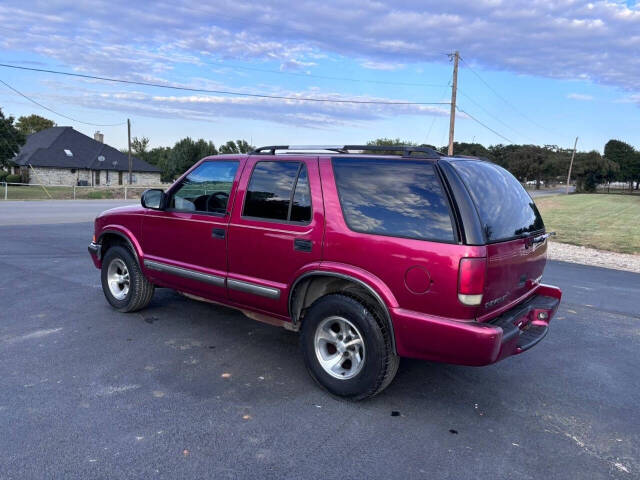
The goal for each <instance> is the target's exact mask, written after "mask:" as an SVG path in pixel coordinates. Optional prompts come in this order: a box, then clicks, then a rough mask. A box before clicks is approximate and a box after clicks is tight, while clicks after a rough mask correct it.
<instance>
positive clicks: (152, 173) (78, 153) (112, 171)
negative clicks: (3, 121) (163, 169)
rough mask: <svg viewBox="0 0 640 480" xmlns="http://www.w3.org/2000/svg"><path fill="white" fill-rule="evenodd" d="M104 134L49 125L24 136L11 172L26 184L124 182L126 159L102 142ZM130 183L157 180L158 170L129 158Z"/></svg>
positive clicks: (119, 183) (126, 170)
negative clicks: (87, 133) (25, 138)
mask: <svg viewBox="0 0 640 480" xmlns="http://www.w3.org/2000/svg"><path fill="white" fill-rule="evenodd" d="M103 141H104V135H103V134H102V133H100V132H96V133H95V135H94V138H91V137H88V136H86V135H84V134H82V133H80V132H77V131H75V130H74V129H73V128H71V127H52V128H48V129H46V130H42V131H40V132H37V133H34V134H32V135H29V136H28V137H27V142H26V143H25V144H24V146H23V147H22V148H21V149H20V153H18V155H16V157H15V158H14V159H13V164H14V168H13V169H14V172H15V173H20V174H21V175H22V177H23V179H25V180H26V179H28V182H29V183H42V184H45V185H128V184H129V158H128V156H127V155H125V154H123V153H122V152H121V151H119V150H116V149H115V148H113V147H110V146H109V145H106V144H104V143H103ZM131 163H132V168H131V171H132V174H133V175H132V177H133V179H132V182H131V183H132V184H138V185H144V186H146V185H154V184H158V183H160V169H159V168H157V167H155V166H153V165H150V164H148V163H147V162H145V161H143V160H140V159H139V158H136V157H131Z"/></svg>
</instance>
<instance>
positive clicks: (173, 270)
mask: <svg viewBox="0 0 640 480" xmlns="http://www.w3.org/2000/svg"><path fill="white" fill-rule="evenodd" d="M144 266H145V267H147V268H150V269H151V270H157V271H158V272H164V273H170V274H172V275H176V276H178V277H183V278H188V279H190V280H197V281H199V282H204V283H209V284H211V285H214V286H216V287H222V288H224V277H220V276H218V275H211V274H208V273H202V272H196V271H195V270H191V269H188V268H182V267H174V266H173V265H167V264H166V263H161V262H155V261H153V260H145V261H144Z"/></svg>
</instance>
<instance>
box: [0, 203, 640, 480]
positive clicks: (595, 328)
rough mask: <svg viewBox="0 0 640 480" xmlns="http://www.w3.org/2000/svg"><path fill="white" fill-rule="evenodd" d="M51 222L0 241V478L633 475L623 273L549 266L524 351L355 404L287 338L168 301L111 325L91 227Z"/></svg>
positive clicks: (434, 372)
mask: <svg viewBox="0 0 640 480" xmlns="http://www.w3.org/2000/svg"><path fill="white" fill-rule="evenodd" d="M16 203H20V202H16ZM22 203H27V202H22ZM31 208H32V209H33V210H34V211H35V210H38V208H39V207H37V206H33V207H31ZM3 215H4V212H0V218H1V217H2V216H3ZM38 215H40V214H39V213H37V214H36V213H34V215H33V216H32V217H31V218H32V219H34V218H39V217H38ZM38 221H40V220H38ZM0 223H2V222H1V221H0ZM32 223H33V222H32ZM50 223H53V224H50V225H40V224H35V225H6V224H5V225H4V226H0V319H1V320H0V432H2V434H1V435H0V478H2V479H31V478H34V479H36V478H37V479H41V478H65V479H71V478H81V479H86V478H110V479H115V478H170V479H174V478H216V479H218V478H274V479H275V478H278V479H281V478H287V479H288V478H291V479H293V478H295V479H301V478H323V479H349V478H367V479H372V478H380V479H388V478H403V479H413V478H428V479H435V478H447V479H456V480H457V479H480V478H482V479H484V478H487V479H507V478H508V479H540V478H546V479H565V478H567V479H574V478H589V479H604V478H621V479H626V478H639V477H640V408H638V405H640V390H639V388H640V387H639V385H640V369H638V363H639V360H640V354H639V352H640V349H639V347H640V314H639V313H638V308H637V306H638V299H639V298H640V275H638V274H632V273H627V272H620V271H613V270H605V269H601V268H595V267H586V266H579V265H573V264H567V263H561V262H550V264H549V265H548V267H547V271H546V273H545V277H544V280H545V281H546V282H548V283H552V284H556V285H559V286H560V287H561V288H562V289H563V290H564V300H563V303H562V306H561V308H560V310H559V313H558V316H557V317H556V319H555V320H554V321H553V322H552V328H551V331H550V333H549V335H548V336H547V338H545V340H544V341H543V342H541V343H540V344H539V345H538V346H536V347H535V348H533V349H532V350H531V351H529V352H526V353H525V354H523V355H520V356H517V357H512V358H509V359H507V360H505V361H503V362H500V363H499V364H496V365H493V366H489V367H480V368H474V367H460V366H452V365H443V364H436V363H428V362H421V361H414V360H406V359H403V361H402V363H401V366H400V369H399V372H398V375H397V377H396V379H395V381H394V382H393V383H392V384H391V386H390V387H389V388H388V389H387V390H385V391H384V392H383V393H382V394H381V395H379V396H378V397H376V398H374V399H372V400H370V401H366V402H360V403H351V402H347V401H342V400H337V399H335V398H332V397H331V396H329V395H327V394H326V393H324V392H323V391H322V390H320V389H319V388H318V387H317V386H316V385H315V384H314V382H313V380H312V379H311V378H310V377H309V376H308V375H307V373H306V371H305V368H304V366H303V363H302V359H301V356H300V353H299V351H298V343H297V342H298V339H297V335H296V334H295V333H292V332H288V331H285V330H283V329H278V328H275V327H271V326H268V325H264V324H261V323H257V322H255V321H252V320H249V319H247V318H245V317H244V316H243V315H242V314H240V313H238V312H236V311H233V310H230V309H227V308H224V307H220V306H214V305H210V304H205V303H199V302H196V301H192V300H188V299H186V298H184V297H182V296H180V295H178V294H176V293H175V292H172V291H170V290H166V289H159V290H157V291H156V294H155V296H154V299H153V300H152V302H151V304H150V306H149V307H148V308H147V309H145V310H144V311H141V312H139V313H135V314H122V313H118V312H116V311H114V310H113V309H111V308H110V307H109V305H108V304H107V302H106V301H105V299H104V297H103V294H102V291H101V287H100V278H99V272H98V270H96V269H95V268H94V267H93V264H92V263H91V261H90V259H89V255H88V253H87V250H86V247H87V244H88V243H89V241H90V239H91V235H92V225H91V223H89V222H85V221H83V222H82V223H67V224H55V222H50Z"/></svg>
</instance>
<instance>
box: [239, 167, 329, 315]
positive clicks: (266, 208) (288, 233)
mask: <svg viewBox="0 0 640 480" xmlns="http://www.w3.org/2000/svg"><path fill="white" fill-rule="evenodd" d="M323 224H324V214H323V207H322V190H321V188H320V178H319V174H318V159H317V158H316V157H291V158H287V159H286V160H282V159H276V158H275V157H270V156H263V155H260V156H254V157H250V158H249V160H248V161H247V165H246V167H245V168H244V174H243V175H242V179H241V181H240V187H239V189H238V199H237V201H236V204H235V206H234V209H233V213H232V217H231V223H230V224H229V244H228V252H229V275H228V279H227V287H228V291H229V298H230V299H231V300H232V301H234V302H237V303H240V304H244V305H251V306H252V307H254V308H257V309H259V310H262V311H264V312H267V313H275V314H278V315H282V316H287V314H288V312H287V311H288V293H289V290H288V287H289V286H290V285H291V283H292V282H293V281H294V279H295V278H296V277H297V275H298V274H299V272H300V270H301V269H302V268H303V267H305V266H307V265H309V264H313V263H314V262H319V261H320V259H321V257H322V235H323Z"/></svg>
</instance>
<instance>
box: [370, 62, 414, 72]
mask: <svg viewBox="0 0 640 480" xmlns="http://www.w3.org/2000/svg"><path fill="white" fill-rule="evenodd" d="M360 66H361V67H363V68H368V69H370V70H387V71H393V70H399V69H401V68H404V64H402V63H391V62H372V61H366V62H362V63H361V64H360Z"/></svg>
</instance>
